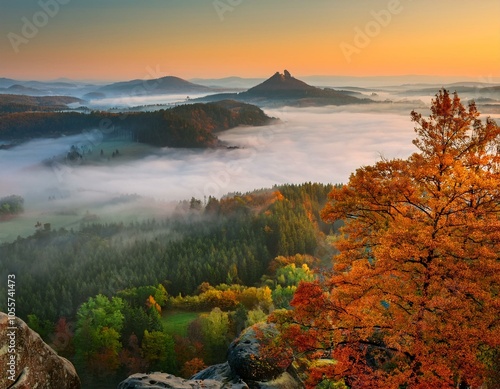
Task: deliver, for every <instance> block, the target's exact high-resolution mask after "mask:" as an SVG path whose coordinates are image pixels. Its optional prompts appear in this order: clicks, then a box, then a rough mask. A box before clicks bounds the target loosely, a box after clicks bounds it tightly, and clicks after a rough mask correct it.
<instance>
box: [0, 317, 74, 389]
mask: <svg viewBox="0 0 500 389" xmlns="http://www.w3.org/2000/svg"><path fill="white" fill-rule="evenodd" d="M0 339H2V340H5V342H4V341H2V345H1V348H0V365H1V366H2V367H4V366H8V370H9V371H7V374H0V387H1V388H9V389H33V388H37V389H54V388H57V389H80V387H81V384H80V379H79V378H78V375H77V374H76V370H75V367H74V366H73V364H72V363H71V362H70V361H68V360H67V359H66V358H63V357H60V356H58V355H57V353H56V352H55V351H54V350H52V348H50V347H49V346H48V345H47V344H46V343H45V342H44V341H43V340H42V339H41V338H40V335H38V334H37V333H36V332H34V331H33V330H31V329H30V328H29V327H28V326H27V325H26V323H25V322H24V321H22V320H21V319H19V318H17V317H14V318H9V317H8V316H7V315H6V314H5V313H3V312H0Z"/></svg>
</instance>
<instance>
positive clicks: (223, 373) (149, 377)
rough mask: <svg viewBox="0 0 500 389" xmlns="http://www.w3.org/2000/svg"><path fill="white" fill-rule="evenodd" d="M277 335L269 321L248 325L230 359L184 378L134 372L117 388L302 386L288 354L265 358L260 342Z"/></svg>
mask: <svg viewBox="0 0 500 389" xmlns="http://www.w3.org/2000/svg"><path fill="white" fill-rule="evenodd" d="M275 335H276V329H275V328H274V327H273V326H272V325H269V324H259V325H256V326H253V327H249V328H247V329H246V330H245V331H243V332H242V334H241V335H240V336H239V337H238V338H237V339H236V340H234V341H233V342H232V343H231V345H230V346H229V349H228V361H227V362H225V363H221V364H219V365H214V366H210V367H208V368H206V369H204V370H202V371H200V372H199V373H197V374H195V375H194V376H193V377H191V379H189V380H185V379H182V378H178V377H175V376H173V375H170V374H165V373H152V374H134V375H132V376H130V377H129V378H127V379H126V380H125V381H123V382H121V383H120V385H119V386H118V389H159V388H171V389H198V388H209V389H219V388H220V389H300V388H303V385H302V383H301V382H300V380H299V379H298V378H297V377H296V375H295V374H294V371H293V369H292V368H291V359H290V358H289V356H288V353H286V352H283V353H282V355H283V357H282V358H280V357H277V356H276V355H274V356H273V357H269V358H266V357H263V356H261V355H260V345H261V342H262V341H263V340H264V341H265V339H269V338H272V337H273V336H275Z"/></svg>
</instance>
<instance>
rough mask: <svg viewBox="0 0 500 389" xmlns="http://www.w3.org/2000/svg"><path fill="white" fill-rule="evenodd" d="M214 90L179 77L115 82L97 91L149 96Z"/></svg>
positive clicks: (109, 93)
mask: <svg viewBox="0 0 500 389" xmlns="http://www.w3.org/2000/svg"><path fill="white" fill-rule="evenodd" d="M211 91H212V89H210V88H208V87H206V86H203V85H197V84H193V83H192V82H189V81H186V80H183V79H182V78H179V77H174V76H166V77H162V78H157V79H153V80H131V81H124V82H115V83H113V84H109V85H105V86H102V87H100V88H98V89H97V92H100V93H104V94H106V95H114V96H116V95H119V96H148V95H160V94H177V93H186V94H187V93H210V92H211Z"/></svg>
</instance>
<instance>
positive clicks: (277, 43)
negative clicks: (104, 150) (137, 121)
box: [0, 0, 500, 81]
mask: <svg viewBox="0 0 500 389" xmlns="http://www.w3.org/2000/svg"><path fill="white" fill-rule="evenodd" d="M63 3H67V4H63ZM41 4H46V7H45V10H44V7H42V5H41ZM47 7H48V8H47ZM47 10H48V11H47ZM499 15H500V1H498V0H480V1H471V0H453V1H452V0H432V1H431V0H418V1H416V0H413V1H412V0H384V1H378V0H356V1H355V2H354V1H350V0H336V1H334V0H329V1H328V0H309V1H306V0H252V1H250V0H206V1H205V0H199V1H198V0H196V1H195V0H192V1H187V0H147V1H137V0H107V1H103V0H71V1H70V0H40V1H24V0H22V1H18V2H9V1H7V0H0V35H1V36H2V40H1V41H0V56H1V58H0V77H10V78H18V79H55V78H58V77H69V78H76V79H89V80H90V79H91V80H98V79H102V80H119V79H122V80H123V79H132V78H149V77H153V76H160V75H176V76H179V77H182V78H193V77H205V78H208V77H226V76H234V75H237V76H242V77H266V76H269V75H271V74H272V73H274V72H275V71H277V70H282V69H284V68H287V69H289V70H290V71H291V72H292V74H294V75H297V76H301V75H320V74H321V75H350V76H368V75H369V76H372V75H405V74H421V75H442V76H463V77H468V78H471V79H476V80H477V81H500V23H499V19H498V17H499ZM26 21H28V24H30V23H33V24H35V28H36V29H37V30H38V31H36V33H33V30H29V28H28V27H26V24H27V23H26ZM36 24H38V26H37V25H36ZM26 32H28V33H29V34H27V33H26ZM148 69H156V70H159V71H155V72H151V71H150V70H148Z"/></svg>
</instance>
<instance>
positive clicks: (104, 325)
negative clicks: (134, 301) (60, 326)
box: [74, 294, 124, 375]
mask: <svg viewBox="0 0 500 389" xmlns="http://www.w3.org/2000/svg"><path fill="white" fill-rule="evenodd" d="M122 309H123V300H122V299H120V298H119V297H113V298H111V299H108V297H106V296H104V295H102V294H99V295H97V296H96V297H91V298H89V299H88V301H87V302H85V303H84V304H82V305H81V306H80V308H79V309H78V312H77V324H76V331H75V338H74V342H75V347H76V357H77V360H78V361H80V362H83V363H84V364H85V365H86V366H87V367H88V368H89V369H90V370H91V371H93V372H94V373H96V374H97V375H110V374H112V373H114V372H115V371H116V369H117V368H118V366H119V353H120V351H121V348H122V345H121V342H120V331H121V329H122V327H123V319H124V316H123V313H122Z"/></svg>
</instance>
